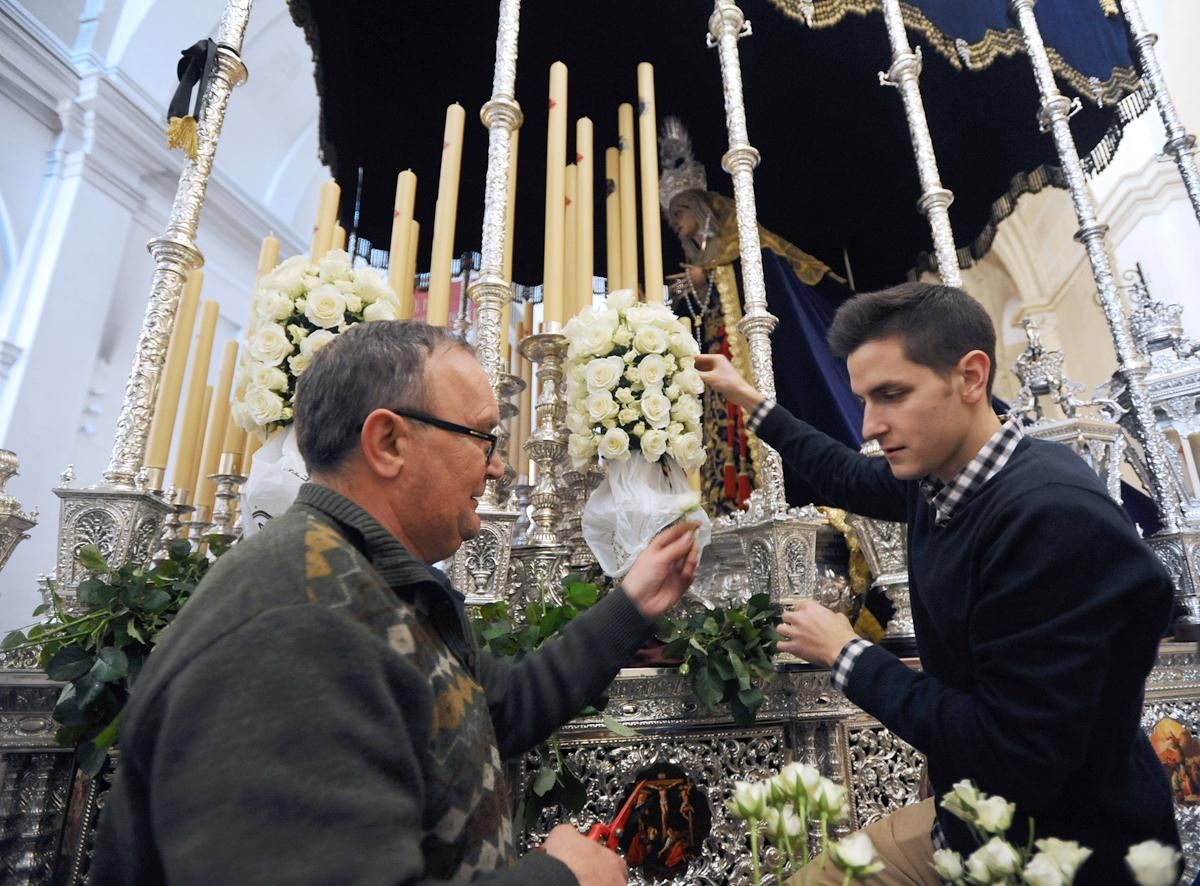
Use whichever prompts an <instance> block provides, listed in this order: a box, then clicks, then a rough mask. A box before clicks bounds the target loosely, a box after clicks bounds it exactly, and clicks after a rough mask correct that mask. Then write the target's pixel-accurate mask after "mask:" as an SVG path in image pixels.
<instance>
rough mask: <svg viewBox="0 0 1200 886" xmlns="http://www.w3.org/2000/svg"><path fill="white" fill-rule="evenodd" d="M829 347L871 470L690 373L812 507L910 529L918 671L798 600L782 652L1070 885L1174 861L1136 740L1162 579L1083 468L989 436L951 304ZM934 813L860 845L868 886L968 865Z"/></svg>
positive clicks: (715, 365) (979, 377) (943, 299)
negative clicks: (945, 865) (1071, 871)
mask: <svg viewBox="0 0 1200 886" xmlns="http://www.w3.org/2000/svg"><path fill="white" fill-rule="evenodd" d="M829 341H830V344H831V346H832V348H833V351H834V353H835V354H838V355H839V356H844V357H846V362H847V366H848V368H849V371H850V381H851V387H852V388H853V390H854V393H855V395H856V396H857V397H858V398H859V399H861V400H862V402H863V408H864V413H863V428H862V430H863V439H864V440H876V441H878V442H879V445H880V446H881V447H882V448H883V453H884V457H883V458H868V457H865V456H862V455H860V454H859V453H857V452H855V451H854V450H852V449H849V448H848V447H846V446H844V445H842V444H840V443H838V442H836V441H834V440H831V439H830V438H828V437H826V436H825V435H823V434H821V433H820V432H819V431H816V430H814V429H813V428H811V427H809V426H808V425H806V424H805V423H804V422H802V421H800V420H798V419H796V418H794V417H793V416H791V415H790V414H788V413H787V411H786V410H784V409H783V408H782V407H779V406H778V405H776V404H774V403H773V402H772V401H770V400H767V399H764V398H763V396H762V395H761V394H760V393H759V392H758V391H756V390H755V389H754V388H753V387H752V386H751V385H749V384H747V383H746V382H745V381H744V380H743V379H742V378H741V376H740V375H738V373H737V372H736V371H735V370H734V369H733V367H732V366H730V365H729V363H728V361H727V360H725V359H724V358H723V357H720V356H714V355H708V356H702V357H698V358H697V360H696V367H697V369H699V370H701V375H702V377H703V378H704V380H705V382H706V383H707V384H709V385H710V386H712V387H713V388H715V389H716V390H718V391H721V392H722V393H724V394H725V396H727V397H728V398H729V399H730V400H732V401H733V402H735V403H737V404H738V405H739V406H741V407H742V408H743V409H744V410H746V413H747V414H748V415H750V416H751V418H750V420H749V422H748V427H749V428H750V429H751V430H752V431H755V432H757V433H758V435H759V436H760V437H761V438H762V439H763V440H764V441H766V442H767V443H768V444H770V445H771V446H773V447H774V448H775V449H777V450H778V451H779V453H780V455H781V456H782V457H783V459H784V460H785V461H786V462H788V463H789V464H790V465H791V466H792V467H794V468H796V469H798V470H800V471H802V472H803V473H805V474H806V475H807V477H808V478H809V479H810V481H811V482H812V483H813V484H814V485H815V486H816V487H817V489H818V490H819V491H820V492H821V494H823V495H824V496H825V497H826V498H827V499H828V500H830V501H832V502H833V503H835V504H836V505H837V506H839V507H843V508H846V509H847V510H850V511H853V512H854V513H858V514H863V515H865V516H869V517H877V518H881V519H885V520H893V521H904V522H905V523H907V525H908V568H909V589H910V594H911V598H912V610H913V619H914V623H915V625H916V634H917V647H918V650H919V653H920V658H921V668H922V670H921V671H914V670H911V669H910V668H909V667H908V666H907V665H906V664H905V663H904V662H902V661H900V660H899V659H897V658H896V657H894V656H893V655H891V654H890V653H888V652H887V651H886V650H884V649H883V648H882V647H879V646H875V645H873V644H871V643H868V642H866V641H864V640H861V639H859V638H858V637H856V636H855V633H854V631H853V630H852V629H851V627H850V624H849V622H848V621H847V620H846V619H845V617H843V616H841V615H838V614H835V613H833V612H831V611H829V610H827V609H825V608H823V607H821V606H820V605H818V604H816V603H814V602H806V603H804V604H801V605H799V606H797V607H796V608H795V609H793V610H792V611H790V612H788V613H786V614H785V616H784V623H783V625H782V627H781V628H780V632H781V634H783V636H784V637H785V638H786V639H785V641H784V642H782V643H781V644H780V648H781V649H785V650H787V651H789V652H793V653H795V654H796V655H799V656H800V657H802V658H805V659H808V660H810V661H813V662H815V663H818V664H822V665H825V666H827V667H831V668H832V669H833V684H834V686H835V687H837V688H838V689H840V690H841V691H843V692H845V694H846V696H847V697H848V698H849V699H850V700H851V701H853V702H854V703H855V704H857V705H859V706H860V707H861V708H863V709H864V710H865V711H867V712H868V713H870V714H872V715H873V716H875V717H877V718H878V719H879V720H880V722H882V723H883V725H885V726H886V727H888V728H889V729H890V730H892V731H893V732H894V733H896V734H897V735H899V736H900V737H901V738H903V739H905V740H906V741H908V742H910V743H911V744H912V745H913V746H914V747H916V748H917V749H918V750H920V751H921V752H922V753H923V754H925V756H926V758H927V760H928V767H929V779H930V782H931V786H932V789H933V792H934V797H935V798H940V797H941V796H942V795H943V794H945V793H946V792H947V791H949V790H950V788H951V786H952V785H953V784H954V783H955V782H957V781H959V780H962V779H971V780H973V781H974V782H975V783H976V784H977V785H978V786H979V788H980V789H981V790H983V791H985V792H987V793H989V794H999V795H1002V796H1004V797H1005V798H1006V799H1008V800H1009V801H1012V802H1015V803H1016V804H1017V811H1016V815H1015V817H1014V819H1013V828H1012V831H1010V833H1009V839H1010V840H1011V842H1013V843H1014V844H1016V845H1023V844H1024V843H1025V841H1026V835H1027V828H1028V822H1029V820H1030V818H1032V819H1033V820H1034V821H1035V832H1036V834H1037V836H1039V837H1057V838H1059V839H1063V840H1077V841H1078V842H1079V843H1080V844H1082V845H1083V846H1086V847H1089V848H1090V849H1092V851H1093V855H1092V856H1091V858H1090V859H1089V860H1088V861H1087V862H1086V863H1085V864H1084V865H1083V867H1082V868H1081V869H1080V871H1079V875H1078V878H1077V880H1076V882H1077V883H1078V884H1097V886H1101V884H1102V886H1112V884H1119V883H1125V882H1131V880H1130V877H1129V874H1128V872H1127V871H1126V870H1125V865H1124V864H1123V861H1122V859H1123V857H1124V855H1125V853H1126V851H1127V850H1128V848H1129V846H1130V845H1131V844H1134V843H1138V842H1141V841H1142V840H1146V839H1150V838H1155V839H1158V840H1161V841H1164V842H1168V843H1175V844H1178V835H1177V833H1176V829H1175V820H1174V815H1173V810H1172V805H1171V798H1170V794H1169V792H1168V787H1167V783H1166V780H1165V778H1164V776H1163V773H1162V767H1161V766H1160V765H1159V763H1158V761H1157V759H1156V758H1155V756H1154V753H1153V751H1152V750H1151V748H1150V744H1149V742H1148V741H1147V739H1146V736H1145V735H1144V734H1143V733H1142V731H1141V728H1140V725H1139V720H1140V716H1141V708H1142V693H1143V685H1144V682H1145V679H1146V675H1147V673H1148V672H1149V670H1150V668H1151V667H1152V666H1153V664H1154V661H1155V656H1156V653H1157V649H1158V641H1159V639H1160V637H1161V636H1162V634H1163V632H1164V630H1165V628H1166V626H1167V623H1168V619H1169V618H1170V614H1171V606H1172V596H1173V595H1172V589H1171V584H1170V581H1169V579H1168V578H1167V575H1166V573H1165V571H1164V570H1163V568H1162V566H1161V565H1160V564H1159V563H1158V561H1157V559H1156V558H1155V556H1154V554H1153V553H1152V552H1151V550H1150V549H1149V547H1147V546H1146V545H1145V544H1144V543H1143V542H1142V540H1141V539H1140V538H1139V537H1138V534H1137V532H1136V530H1135V529H1134V527H1133V525H1132V523H1131V522H1130V521H1129V520H1128V519H1127V518H1126V516H1125V513H1124V512H1123V511H1122V509H1121V508H1120V507H1119V506H1118V505H1117V504H1116V503H1115V502H1114V501H1113V500H1112V499H1110V498H1109V497H1108V495H1107V494H1106V492H1105V490H1104V487H1103V485H1102V484H1101V483H1100V481H1099V479H1098V478H1097V477H1096V475H1095V474H1094V473H1093V472H1092V471H1091V469H1090V468H1088V467H1087V465H1086V464H1084V462H1083V460H1082V459H1080V458H1079V457H1078V456H1077V455H1075V454H1074V453H1073V452H1072V451H1071V450H1070V449H1068V448H1067V447H1065V446H1061V445H1059V444H1057V443H1048V442H1044V441H1040V440H1036V439H1033V438H1030V437H1026V436H1024V435H1023V434H1022V431H1021V425H1020V423H1019V422H1018V421H1016V420H1010V421H1008V422H1005V423H1003V424H1002V423H1001V422H1000V420H999V419H998V418H997V417H996V415H995V413H994V412H993V411H992V409H991V387H992V379H993V377H994V373H995V331H994V330H993V328H992V324H991V320H990V319H989V318H988V316H987V314H986V313H985V312H984V310H983V308H982V307H981V306H980V305H979V304H978V303H977V302H976V301H974V300H973V299H972V298H971V297H970V296H968V295H967V294H966V293H964V292H962V291H960V290H957V289H953V288H951V287H946V286H934V285H928V284H924V283H912V284H906V285H903V286H898V287H895V288H893V289H889V290H886V291H883V292H877V293H872V294H866V295H859V296H858V297H856V298H854V299H851V300H850V301H849V302H847V303H846V304H844V305H843V306H842V307H841V308H840V309H839V310H838V313H837V315H836V317H835V319H834V322H833V325H832V327H831V329H830V332H829ZM934 813H935V809H934V803H933V800H929V801H925V802H923V803H920V804H917V805H915V806H910V807H907V808H905V809H903V810H901V811H899V812H897V813H895V814H893V815H892V816H889V817H888V818H887V819H884V820H883V821H881V822H878V823H876V824H875V825H872V826H871V827H870V828H868V833H869V834H870V836H871V837H872V840H873V841H874V842H875V843H876V846H877V847H878V848H879V849H880V851H881V854H883V855H884V857H885V861H886V862H887V864H888V866H889V871H890V873H889V872H885V873H884V874H883V875H882V876H883V877H884V878H885V879H884V882H895V883H912V882H916V883H937V882H938V879H937V877H936V875H934V873H933V870H932V868H931V867H930V860H931V858H932V852H933V850H934V848H942V847H946V846H948V847H949V848H951V849H954V850H956V851H958V852H960V853H964V854H965V853H969V852H972V851H973V850H974V849H975V848H976V844H975V842H974V840H973V839H972V837H971V835H970V834H969V832H968V831H967V829H966V828H965V826H964V825H963V823H962V822H960V821H959V820H958V819H957V818H955V817H954V816H953V815H951V814H950V813H949V812H947V811H946V810H943V809H940V808H939V809H937V810H936V818H935V816H934Z"/></svg>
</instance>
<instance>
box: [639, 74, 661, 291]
mask: <svg viewBox="0 0 1200 886" xmlns="http://www.w3.org/2000/svg"><path fill="white" fill-rule="evenodd" d="M637 83H638V158H639V160H640V161H641V169H640V172H641V176H642V270H643V273H645V275H646V300H647V301H649V302H651V303H652V304H658V303H660V302H661V301H662V298H663V262H662V222H661V221H660V220H659V217H658V124H657V123H656V122H655V121H656V119H657V116H658V115H657V113H656V112H655V109H654V66H653V65H652V64H650V63H649V62H642V63H641V64H639V65H638V66H637Z"/></svg>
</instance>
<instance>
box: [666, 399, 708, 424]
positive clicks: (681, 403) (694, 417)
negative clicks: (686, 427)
mask: <svg viewBox="0 0 1200 886" xmlns="http://www.w3.org/2000/svg"><path fill="white" fill-rule="evenodd" d="M702 414H703V410H702V409H701V407H700V401H699V400H697V399H696V398H695V397H680V398H679V400H678V401H676V403H675V405H674V406H672V407H671V418H673V419H675V420H676V421H680V422H683V423H684V424H687V423H689V422H696V421H699V420H700V416H701V415H702Z"/></svg>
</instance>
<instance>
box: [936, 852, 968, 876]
mask: <svg viewBox="0 0 1200 886" xmlns="http://www.w3.org/2000/svg"><path fill="white" fill-rule="evenodd" d="M933 869H934V871H935V872H936V873H937V875H938V876H939V877H941V878H942V879H943V880H949V881H951V882H953V881H955V880H959V879H961V878H962V875H963V874H964V873H965V871H964V870H963V861H962V856H961V855H959V854H958V853H957V852H955V851H954V850H953V849H935V850H934V852H933Z"/></svg>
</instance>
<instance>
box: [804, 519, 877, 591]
mask: <svg viewBox="0 0 1200 886" xmlns="http://www.w3.org/2000/svg"><path fill="white" fill-rule="evenodd" d="M817 510H818V511H820V512H821V513H822V514H823V515H824V516H825V519H826V520H828V521H829V525H830V526H832V527H833V528H834V529H836V530H837V531H838V532H840V533H841V534H842V538H844V539H845V540H846V547H848V548H849V549H850V588H851V590H853V591H854V593H855V594H857V595H858V596H860V597H861V596H863V595H864V594H866V592H867V588H868V587H869V586H870V584H871V571H870V570H869V569H868V568H867V558H866V556H865V555H864V554H863V552H862V547H861V546H860V545H859V542H858V533H857V532H856V531H855V530H854V527H853V526H851V525H850V523H849V522H848V521H847V520H846V512H845V511H843V510H842V509H841V508H829V507H820V508H817Z"/></svg>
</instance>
